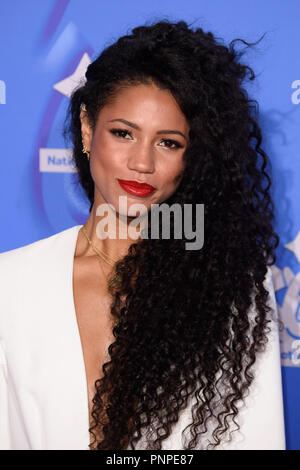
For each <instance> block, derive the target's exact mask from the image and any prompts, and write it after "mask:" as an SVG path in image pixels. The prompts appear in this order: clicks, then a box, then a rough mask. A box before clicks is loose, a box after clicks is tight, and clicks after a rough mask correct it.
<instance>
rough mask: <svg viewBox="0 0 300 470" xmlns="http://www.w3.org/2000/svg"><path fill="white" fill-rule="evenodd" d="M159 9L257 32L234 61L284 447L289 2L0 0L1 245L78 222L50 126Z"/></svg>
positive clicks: (288, 376)
mask: <svg viewBox="0 0 300 470" xmlns="http://www.w3.org/2000/svg"><path fill="white" fill-rule="evenodd" d="M162 18H167V19H170V20H173V21H178V20H180V19H184V20H185V21H187V22H192V21H194V24H193V26H194V27H195V26H198V27H199V26H200V27H202V28H203V29H204V30H206V31H212V32H213V33H214V34H215V35H216V36H217V37H219V38H221V39H224V41H225V42H226V43H227V44H228V42H229V41H230V40H231V39H234V38H243V39H245V40H246V41H250V42H254V41H256V40H257V39H258V38H259V37H261V36H262V34H263V33H266V36H265V38H264V39H263V41H261V42H260V44H259V45H258V46H256V47H254V48H253V49H250V50H249V51H248V52H247V54H246V56H244V58H243V60H244V61H246V60H247V62H248V63H249V65H250V66H251V67H253V68H254V71H255V73H256V74H257V79H256V81H255V83H254V84H251V85H247V89H248V92H249V94H250V95H251V96H252V97H253V98H255V99H257V100H258V102H259V109H260V124H261V127H262V129H263V148H264V150H265V151H266V152H267V153H268V155H269V156H270V159H271V165H272V176H273V188H272V195H273V198H274V201H275V206H276V222H275V228H276V230H277V232H278V233H279V235H280V238H281V243H280V246H279V248H278V251H277V256H278V259H277V262H276V266H274V267H273V279H274V287H275V291H276V299H277V304H278V310H279V314H280V317H281V319H282V320H283V322H284V324H285V329H284V330H283V331H282V333H281V338H280V343H281V344H280V347H281V360H282V379H283V391H284V406H285V422H286V436H287V448H288V449H300V403H299V389H300V387H299V385H300V302H299V300H300V211H299V199H300V198H299V196H300V189H299V186H298V183H297V182H298V181H299V180H300V164H299V161H300V160H299V144H300V134H299V129H300V60H299V41H300V28H299V18H300V2H299V0H289V1H288V2H283V1H282V0H264V1H261V0H252V1H251V2H245V1H244V2H241V1H240V0H227V1H224V0H189V1H185V2H182V1H181V0H168V1H164V2H162V1H161V0H160V1H157V0H152V1H151V2H141V1H138V0H131V1H129V0H128V1H126V0H111V1H110V2H109V3H108V2H102V1H99V0H86V1H85V2H82V1H81V0H43V2H41V1H39V0H28V1H26V2H24V1H22V0H14V2H11V3H10V2H5V3H4V2H1V3H0V44H1V47H0V133H1V134H0V135H1V151H0V158H1V185H0V204H1V232H0V251H6V250H10V249H13V248H17V247H19V246H23V245H25V244H28V243H31V242H33V241H36V240H38V239H40V238H44V237H47V236H50V235H52V234H54V233H57V232H59V231H61V230H64V229H65V228H68V227H71V226H73V225H76V224H82V223H84V222H85V220H86V219H87V217H88V206H89V204H88V202H87V200H86V199H85V198H84V196H83V193H82V191H80V189H79V188H78V187H76V185H75V184H74V169H73V167H72V166H71V163H70V150H69V149H66V148H65V144H64V141H63V138H62V133H61V132H62V125H63V120H64V117H65V112H66V107H67V104H68V101H69V96H70V93H71V91H72V89H73V88H74V86H76V85H77V84H78V82H79V80H80V79H81V78H82V76H83V74H84V72H85V69H86V67H87V65H88V64H89V62H90V61H92V60H94V59H95V58H96V56H97V55H98V53H99V52H100V50H102V48H103V47H104V46H106V45H108V44H110V43H111V42H113V41H114V40H116V39H117V38H118V37H119V36H120V35H123V34H126V33H127V32H128V31H129V30H130V29H131V28H132V27H134V26H138V25H140V24H144V23H145V22H146V21H154V20H159V19H162ZM270 393H272V391H270Z"/></svg>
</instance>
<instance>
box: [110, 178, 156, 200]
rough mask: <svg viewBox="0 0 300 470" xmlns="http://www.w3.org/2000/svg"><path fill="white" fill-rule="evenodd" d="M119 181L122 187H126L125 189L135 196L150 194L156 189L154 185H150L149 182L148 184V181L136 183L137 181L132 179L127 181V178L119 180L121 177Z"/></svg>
mask: <svg viewBox="0 0 300 470" xmlns="http://www.w3.org/2000/svg"><path fill="white" fill-rule="evenodd" d="M118 182H119V185H120V186H121V188H123V189H124V191H126V192H127V193H129V194H133V195H134V196H139V197H144V196H148V195H149V194H151V193H153V191H154V190H155V188H153V186H150V185H149V184H146V183H144V184H138V185H136V181H133V182H132V181H126V180H119V179H118ZM132 183H135V185H133V184H132Z"/></svg>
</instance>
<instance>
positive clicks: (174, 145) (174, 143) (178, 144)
mask: <svg viewBox="0 0 300 470" xmlns="http://www.w3.org/2000/svg"><path fill="white" fill-rule="evenodd" d="M162 142H167V144H168V145H167V148H169V149H171V150H176V149H179V148H182V147H183V145H181V144H180V143H179V142H177V140H171V139H163V140H162ZM170 145H173V147H171V146H170Z"/></svg>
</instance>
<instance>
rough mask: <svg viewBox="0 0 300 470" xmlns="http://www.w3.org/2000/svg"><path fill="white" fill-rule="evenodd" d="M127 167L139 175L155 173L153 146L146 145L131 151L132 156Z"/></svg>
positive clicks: (138, 146)
mask: <svg viewBox="0 0 300 470" xmlns="http://www.w3.org/2000/svg"><path fill="white" fill-rule="evenodd" d="M127 167H128V168H129V169H130V170H135V171H138V172H139V173H153V172H154V152H153V150H152V148H151V146H150V145H148V144H146V143H145V144H141V145H137V146H136V147H135V148H134V149H131V154H130V156H129V157H128V160H127Z"/></svg>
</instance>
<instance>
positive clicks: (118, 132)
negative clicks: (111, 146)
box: [110, 129, 132, 138]
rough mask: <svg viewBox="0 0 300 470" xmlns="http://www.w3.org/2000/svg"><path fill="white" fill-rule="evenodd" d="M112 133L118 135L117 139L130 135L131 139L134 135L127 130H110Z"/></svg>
mask: <svg viewBox="0 0 300 470" xmlns="http://www.w3.org/2000/svg"><path fill="white" fill-rule="evenodd" d="M110 132H111V133H112V134H113V135H116V136H117V137H121V138H125V136H126V135H127V134H128V135H130V137H132V134H131V132H130V131H128V130H127V129H110Z"/></svg>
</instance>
